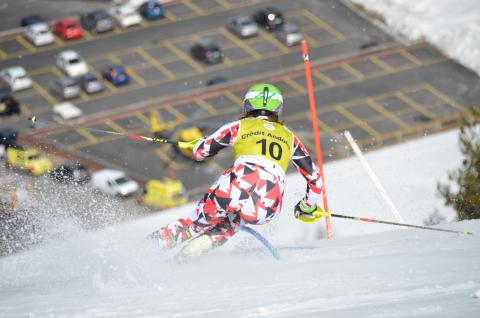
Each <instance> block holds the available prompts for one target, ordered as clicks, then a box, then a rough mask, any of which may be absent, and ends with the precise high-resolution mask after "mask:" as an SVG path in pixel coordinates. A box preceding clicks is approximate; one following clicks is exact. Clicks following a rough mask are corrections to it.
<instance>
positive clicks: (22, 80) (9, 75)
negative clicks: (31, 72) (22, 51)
mask: <svg viewBox="0 0 480 318" xmlns="http://www.w3.org/2000/svg"><path fill="white" fill-rule="evenodd" d="M0 78H2V79H3V80H4V81H5V82H6V83H7V84H8V85H9V86H10V88H11V89H12V91H14V92H17V91H21V90H23V89H27V88H30V87H32V80H31V78H30V77H28V74H27V71H26V70H25V69H24V68H23V67H22V66H12V67H7V68H4V69H3V70H1V71H0Z"/></svg>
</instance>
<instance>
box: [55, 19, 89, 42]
mask: <svg viewBox="0 0 480 318" xmlns="http://www.w3.org/2000/svg"><path fill="white" fill-rule="evenodd" d="M53 30H54V31H55V33H56V34H58V35H59V36H60V37H62V38H63V39H65V40H73V39H78V38H81V37H82V36H83V29H82V27H81V26H80V24H78V22H77V21H76V20H75V19H68V18H67V19H62V20H60V21H58V22H57V23H55V26H54V27H53Z"/></svg>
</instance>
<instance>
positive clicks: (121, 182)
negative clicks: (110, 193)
mask: <svg viewBox="0 0 480 318" xmlns="http://www.w3.org/2000/svg"><path fill="white" fill-rule="evenodd" d="M128 181H130V179H128V178H126V177H120V178H117V179H115V183H116V184H118V185H120V184H124V183H127V182H128Z"/></svg>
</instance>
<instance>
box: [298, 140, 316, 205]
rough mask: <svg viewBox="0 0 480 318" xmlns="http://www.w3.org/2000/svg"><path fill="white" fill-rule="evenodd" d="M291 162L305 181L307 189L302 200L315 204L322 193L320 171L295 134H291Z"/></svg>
mask: <svg viewBox="0 0 480 318" xmlns="http://www.w3.org/2000/svg"><path fill="white" fill-rule="evenodd" d="M292 162H293V164H294V165H295V168H297V170H298V172H300V174H301V175H302V176H303V177H304V178H305V180H306V181H307V190H306V193H305V197H304V198H303V202H305V203H306V204H308V205H309V206H314V205H316V204H317V202H319V199H320V196H321V193H322V179H321V176H320V171H319V170H318V168H317V165H315V163H314V162H313V160H312V157H310V155H309V154H308V151H307V148H305V146H304V145H303V143H302V142H301V141H300V139H298V137H297V136H293V153H292Z"/></svg>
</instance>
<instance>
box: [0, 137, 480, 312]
mask: <svg viewBox="0 0 480 318" xmlns="http://www.w3.org/2000/svg"><path fill="white" fill-rule="evenodd" d="M457 134H458V133H457V132H455V131H453V132H448V133H444V134H440V135H435V136H432V137H427V138H424V139H422V140H417V141H412V142H409V143H406V144H402V145H397V146H395V147H390V148H388V149H383V150H380V151H376V152H373V153H370V154H368V155H367V159H368V161H369V162H370V164H371V165H372V167H373V169H374V170H375V171H376V172H377V174H378V176H379V178H380V180H382V181H383V182H384V186H385V188H386V190H387V192H389V193H390V195H391V196H392V197H393V198H394V202H395V204H397V205H398V206H397V207H398V208H399V210H400V211H401V212H402V213H404V218H405V219H406V220H407V222H410V223H419V224H421V223H422V222H421V220H422V219H423V218H424V217H425V216H426V215H427V214H428V213H430V212H431V210H432V207H433V206H437V207H438V208H439V209H440V211H441V212H442V214H444V215H445V216H447V217H448V218H450V219H451V218H452V217H453V214H452V213H451V211H449V210H448V209H445V208H443V207H441V200H439V198H436V197H435V195H434V194H435V184H436V182H437V180H439V179H442V178H445V177H446V170H448V169H453V168H455V167H456V166H457V163H458V162H459V154H458V151H457V150H456V149H457V147H456V140H457ZM325 170H326V173H327V176H326V177H327V186H328V187H329V190H330V191H329V198H330V203H331V208H332V210H333V209H335V210H336V211H341V212H343V213H345V214H352V215H355V214H356V213H362V212H360V211H365V212H363V214H362V215H365V216H370V217H377V218H383V219H389V220H394V218H393V215H390V214H389V212H388V211H385V210H382V207H383V205H384V203H383V202H382V200H381V199H380V198H379V196H378V194H377V193H376V192H375V191H374V190H373V189H374V188H373V187H372V185H371V184H369V181H368V178H367V177H366V175H365V173H364V172H363V170H362V169H361V168H360V164H358V162H356V160H355V158H351V159H347V160H343V161H340V162H334V163H332V164H328V165H327V166H326V167H325ZM423 171H425V172H423ZM302 182H303V181H301V180H300V179H299V178H298V177H296V176H293V177H289V179H288V185H287V186H288V189H289V190H287V191H290V192H289V193H290V194H289V195H288V197H287V202H286V203H287V204H286V208H285V210H284V211H283V213H282V215H281V216H280V217H279V218H278V219H277V220H275V222H274V223H273V224H271V226H263V227H256V229H258V230H260V231H262V232H263V234H264V235H265V236H267V237H268V238H269V239H270V240H271V241H272V242H273V243H274V244H275V245H276V246H277V247H280V253H281V255H282V260H280V261H277V260H275V259H273V258H272V257H271V256H270V255H269V254H268V253H267V252H266V251H265V250H264V249H263V248H262V247H261V246H260V245H259V243H258V242H257V241H256V240H255V239H253V238H252V237H250V236H248V234H247V233H243V232H241V233H239V234H238V235H237V236H236V237H234V238H233V239H232V240H231V242H229V243H227V244H226V245H225V246H223V247H222V248H220V249H218V250H215V251H213V252H212V253H210V254H208V255H206V256H204V257H201V258H199V259H197V260H195V261H192V262H190V263H186V264H182V265H178V264H175V263H173V262H171V261H169V260H168V258H166V257H165V255H162V254H161V253H158V251H156V250H154V249H151V248H150V247H149V246H148V245H145V244H140V242H141V240H142V238H143V237H144V236H145V234H146V233H148V232H150V231H151V230H153V229H155V228H157V227H158V226H159V225H161V224H163V223H165V222H166V221H168V220H171V219H173V218H175V217H178V216H179V215H181V214H182V213H185V212H186V211H187V210H189V208H190V207H184V208H180V209H174V210H170V211H168V212H166V213H160V214H156V215H153V216H151V217H147V218H143V219H140V220H137V221H135V222H129V223H125V224H123V225H120V226H115V227H108V228H106V229H104V230H102V231H99V232H95V233H85V232H82V231H80V230H78V231H72V230H71V229H70V230H71V233H70V237H69V238H67V239H65V238H63V239H62V240H58V241H51V242H50V243H49V244H47V245H44V246H40V247H38V248H37V249H35V250H31V251H28V252H25V253H21V254H16V255H12V256H10V257H6V258H3V259H0V317H320V316H323V317H417V316H418V317H478V316H480V299H478V298H477V297H475V294H477V295H479V294H480V253H479V247H480V236H478V235H474V236H464V235H456V234H449V233H440V232H433V231H425V230H424V231H421V230H412V229H401V228H398V227H387V226H380V225H375V224H368V223H365V224H362V223H359V222H352V221H345V222H339V221H335V222H334V229H335V238H334V239H332V240H315V237H316V233H318V229H319V227H323V226H320V224H319V225H315V226H308V225H304V224H302V223H300V222H298V221H296V220H294V219H293V217H292V215H291V209H290V208H291V206H292V205H293V204H294V203H295V201H296V200H297V199H298V196H300V195H301V190H300V188H303V184H302ZM337 209H338V210H337ZM374 211H375V212H374ZM441 226H442V227H448V228H452V229H457V230H464V229H468V230H471V231H475V232H476V233H480V222H479V221H469V222H460V223H448V224H442V225H441ZM379 230H381V231H383V232H382V233H374V232H378V231H379Z"/></svg>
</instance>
